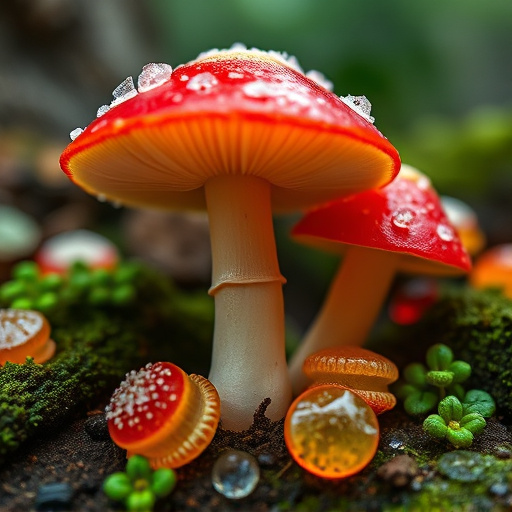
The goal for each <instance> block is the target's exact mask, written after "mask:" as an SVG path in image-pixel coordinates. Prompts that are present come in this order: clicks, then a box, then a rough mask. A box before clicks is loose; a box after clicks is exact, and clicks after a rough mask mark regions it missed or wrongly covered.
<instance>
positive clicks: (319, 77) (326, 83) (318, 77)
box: [306, 69, 334, 91]
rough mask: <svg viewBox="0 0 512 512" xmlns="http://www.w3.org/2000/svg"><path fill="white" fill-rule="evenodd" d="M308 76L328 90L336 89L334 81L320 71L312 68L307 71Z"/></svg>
mask: <svg viewBox="0 0 512 512" xmlns="http://www.w3.org/2000/svg"><path fill="white" fill-rule="evenodd" d="M306 76H307V77H308V78H309V79H310V80H313V82H316V83H317V84H318V85H320V86H322V87H323V88H324V89H327V90H328V91H332V90H333V89H334V85H333V83H332V82H331V81H330V80H327V78H325V76H324V75H323V73H320V71H316V70H314V69H312V70H311V71H308V72H307V73H306Z"/></svg>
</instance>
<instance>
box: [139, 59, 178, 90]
mask: <svg viewBox="0 0 512 512" xmlns="http://www.w3.org/2000/svg"><path fill="white" fill-rule="evenodd" d="M171 74H172V67H171V66H170V65H169V64H164V63H162V62H159V63H155V62H150V63H149V64H146V65H145V66H144V67H143V68H142V73H141V74H140V75H139V78H138V80H137V85H138V87H139V92H146V91H150V90H151V89H154V88H155V87H158V86H159V85H162V84H163V83H165V82H167V80H169V78H170V77H171Z"/></svg>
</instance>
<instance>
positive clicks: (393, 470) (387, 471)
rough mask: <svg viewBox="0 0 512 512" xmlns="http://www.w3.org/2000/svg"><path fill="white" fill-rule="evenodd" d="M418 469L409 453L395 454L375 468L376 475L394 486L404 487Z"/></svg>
mask: <svg viewBox="0 0 512 512" xmlns="http://www.w3.org/2000/svg"><path fill="white" fill-rule="evenodd" d="M418 471H419V468H418V464H417V463H416V461H415V460H414V459H413V458H412V457H411V456H410V455H397V456H396V457H394V458H392V459H391V460H390V461H388V462H386V463H384V464H383V465H382V466H381V467H380V468H379V469H378V470H377V475H378V476H379V477H380V478H382V479H383V480H385V481H386V482H389V483H390V484H391V485H393V486H394V487H405V486H406V485H409V483H410V482H411V480H412V479H413V478H414V477H415V476H416V475H417V474H418Z"/></svg>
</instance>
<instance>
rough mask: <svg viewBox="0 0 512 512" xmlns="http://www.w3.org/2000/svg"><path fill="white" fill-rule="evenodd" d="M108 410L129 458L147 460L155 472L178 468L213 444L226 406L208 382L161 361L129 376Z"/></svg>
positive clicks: (114, 433) (113, 432)
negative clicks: (162, 469) (136, 456)
mask: <svg viewBox="0 0 512 512" xmlns="http://www.w3.org/2000/svg"><path fill="white" fill-rule="evenodd" d="M106 411H107V423H108V430H109V432H110V436H111V438H112V440H113V441H114V443H116V444H117V445H118V446H120V447H121V448H124V449H126V450H127V452H128V453H127V456H128V457H130V456H131V455H143V456H144V457H146V458H147V459H149V462H150V464H151V466H152V467H153V468H154V469H156V468H160V467H167V468H177V467H180V466H183V465H184V464H187V463H188V462H190V461H191V460H193V459H195V458H196V457H198V456H199V455H200V454H201V453H202V452H203V451H204V449H205V448H206V447H207V446H208V445H209V444H210V442H211V440H212V439H213V436H214V435H215V431H216V429H217V425H218V422H219V415H220V404H219V395H218V394H217V391H216V389H215V387H214V386H213V385H212V383H211V382H209V381H208V380H207V379H205V378H204V377H201V376H200V375H187V374H186V373H185V372H184V371H183V370H182V369H181V368H178V367H177V366H176V365H174V364H172V363H166V362H161V363H155V364H148V365H146V366H145V367H144V368H141V369H140V370H139V371H138V372H136V371H132V372H130V373H129V374H127V375H126V379H125V380H124V381H123V382H122V383H121V385H120V386H119V387H118V388H117V389H116V390H115V391H114V394H113V395H112V398H111V399H110V403H109V405H108V406H107V409H106Z"/></svg>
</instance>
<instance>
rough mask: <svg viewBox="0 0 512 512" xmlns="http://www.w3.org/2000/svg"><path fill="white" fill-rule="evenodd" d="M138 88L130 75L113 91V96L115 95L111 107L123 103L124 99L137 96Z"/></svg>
mask: <svg viewBox="0 0 512 512" xmlns="http://www.w3.org/2000/svg"><path fill="white" fill-rule="evenodd" d="M137 94H138V93H137V89H135V85H134V83H133V78H132V77H131V76H129V77H128V78H126V79H125V80H123V81H122V82H121V83H120V84H119V85H118V86H117V87H116V88H115V89H114V91H113V92H112V96H113V97H114V99H113V101H112V103H111V104H110V106H111V107H114V106H116V105H119V104H120V103H123V101H126V100H129V99H130V98H133V97H135V96H137Z"/></svg>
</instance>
